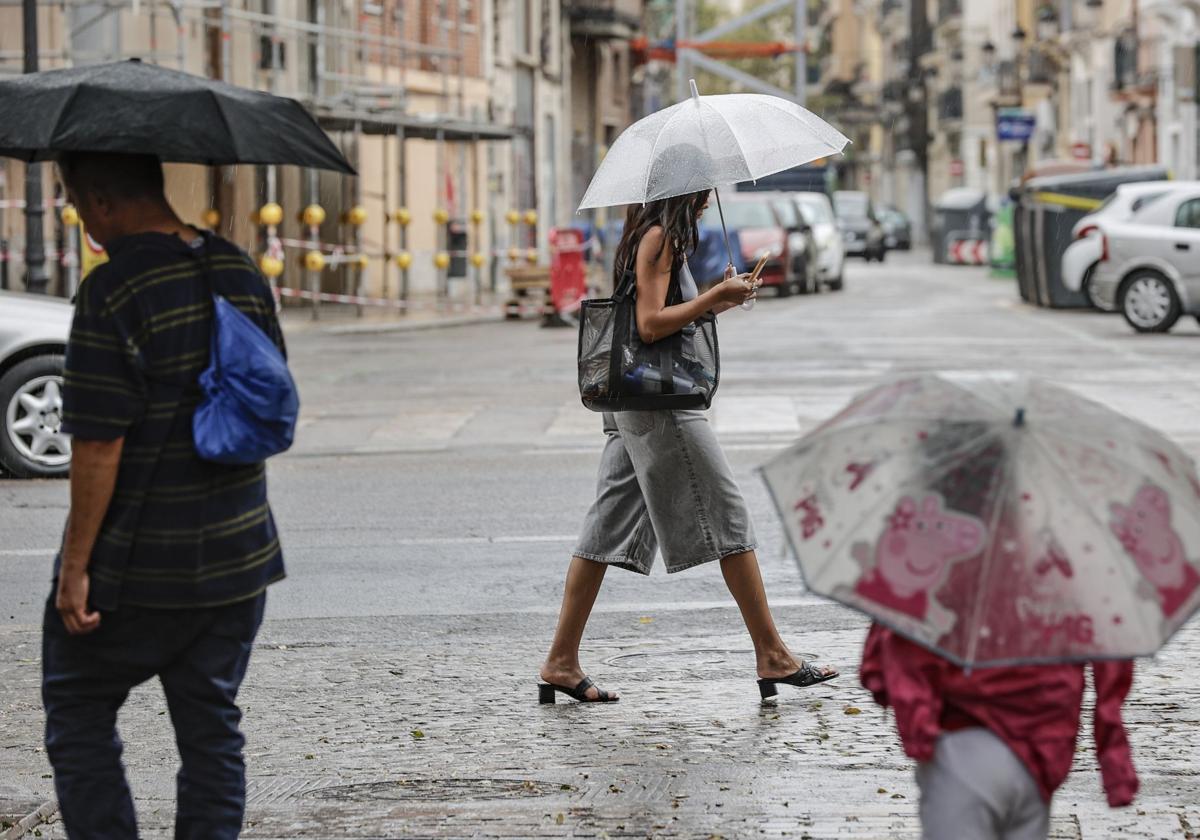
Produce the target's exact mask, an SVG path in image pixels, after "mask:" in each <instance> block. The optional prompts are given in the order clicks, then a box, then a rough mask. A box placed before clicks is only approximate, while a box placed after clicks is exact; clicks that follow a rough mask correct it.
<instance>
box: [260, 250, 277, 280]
mask: <svg viewBox="0 0 1200 840" xmlns="http://www.w3.org/2000/svg"><path fill="white" fill-rule="evenodd" d="M258 270H259V271H261V272H262V273H263V275H264V276H266V277H278V276H279V275H281V274H283V260H281V259H279V257H272V256H270V255H269V254H263V255H262V256H261V257H259V260H258Z"/></svg>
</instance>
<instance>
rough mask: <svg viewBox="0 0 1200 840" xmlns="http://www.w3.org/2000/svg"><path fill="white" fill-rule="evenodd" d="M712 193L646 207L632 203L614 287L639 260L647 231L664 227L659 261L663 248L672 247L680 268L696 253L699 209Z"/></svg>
mask: <svg viewBox="0 0 1200 840" xmlns="http://www.w3.org/2000/svg"><path fill="white" fill-rule="evenodd" d="M708 193H709V190H700V192H694V193H687V194H686V195H677V196H673V197H671V198H660V199H659V200H658V201H651V202H648V203H646V204H630V205H629V210H628V212H627V213H626V214H625V232H624V233H622V234H621V241H620V243H618V244H617V250H616V252H615V254H614V257H613V284H614V287H615V286H618V285H620V283H621V275H622V274H623V273H624V272H625V270H626V269H627V268H629V269H632V268H633V267H634V265H635V263H636V260H637V251H638V246H639V245H641V244H642V237H643V236H645V235H646V231H648V230H650V228H652V227H654V226H655V225H659V226H661V227H662V229H663V232H664V233H665V234H666V235H665V236H664V237H663V243H662V245H661V246H659V249H658V253H657V254H655V255H654V259H655V260H657V259H658V258H659V257H661V256H662V249H663V248H665V247H666V246H667V245H668V244H669V245H670V246H671V258H672V263H673V265H675V266H677V265H679V263H681V262H683V259H684V258H685V257H686V256H687V255H688V254H690V253H691V252H692V251H694V250H696V245H698V244H699V242H700V231H699V230H698V229H697V227H696V217H697V216H698V215H699V214H700V208H702V207H703V206H704V202H706V201H708Z"/></svg>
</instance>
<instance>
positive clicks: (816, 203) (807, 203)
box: [796, 193, 833, 225]
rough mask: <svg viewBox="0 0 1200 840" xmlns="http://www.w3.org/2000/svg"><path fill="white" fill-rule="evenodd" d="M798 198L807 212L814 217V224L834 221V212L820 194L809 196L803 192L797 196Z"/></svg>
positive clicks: (811, 217)
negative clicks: (830, 210)
mask: <svg viewBox="0 0 1200 840" xmlns="http://www.w3.org/2000/svg"><path fill="white" fill-rule="evenodd" d="M796 200H797V201H798V202H800V206H801V207H803V208H804V211H805V213H807V215H808V217H809V218H810V219H812V222H813V224H818V225H819V224H829V223H830V222H832V221H833V214H832V213H830V212H829V204H828V203H826V202H825V201H824V200H822V199H821V198H820V197H819V196H815V195H814V196H812V197H811V198H809V197H808V196H806V195H804V194H803V193H801V194H800V195H798V196H796Z"/></svg>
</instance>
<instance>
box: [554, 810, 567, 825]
mask: <svg viewBox="0 0 1200 840" xmlns="http://www.w3.org/2000/svg"><path fill="white" fill-rule="evenodd" d="M565 819H566V817H564V816H563V815H562V814H561V813H560V814H559V815H558V816H557V817H555V818H554V822H555V823H557V824H558V825H562V824H563V820H565Z"/></svg>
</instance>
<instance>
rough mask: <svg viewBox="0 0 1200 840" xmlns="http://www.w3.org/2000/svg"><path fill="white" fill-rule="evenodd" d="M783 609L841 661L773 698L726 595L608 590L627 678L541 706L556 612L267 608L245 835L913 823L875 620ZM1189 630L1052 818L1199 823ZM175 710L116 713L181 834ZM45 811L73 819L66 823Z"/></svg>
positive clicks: (616, 648) (34, 773)
mask: <svg viewBox="0 0 1200 840" xmlns="http://www.w3.org/2000/svg"><path fill="white" fill-rule="evenodd" d="M779 619H780V623H781V625H782V626H784V627H787V628H791V632H790V633H789V635H790V637H791V638H793V639H798V640H801V644H798V645H797V647H798V648H807V649H810V650H813V651H820V652H821V654H822V661H829V662H833V663H836V664H838V665H840V666H842V667H843V668H844V669H845V670H846V671H847V672H848V673H846V674H844V675H843V677H842V678H841V679H840V680H838V681H835V682H833V683H831V684H829V685H827V686H822V687H819V688H814V689H808V690H806V691H790V692H788V693H786V694H783V695H781V698H780V700H779V702H778V703H776V704H775V705H762V704H760V703H759V701H758V697H757V690H756V686H755V684H754V681H753V678H754V675H753V673H752V670H753V658H752V655H751V652H750V649H749V646H748V643H747V640H746V639H745V637H744V636H743V635H741V633H740V632H739V631H740V628H739V626H738V617H737V614H736V612H734V611H733V610H728V609H713V610H707V611H703V612H700V613H694V612H686V613H685V612H682V611H680V612H673V611H670V610H665V611H661V612H658V613H656V614H654V615H635V614H627V613H614V614H604V615H599V616H597V618H596V621H595V635H594V640H593V641H592V642H591V643H590V644H589V645H588V646H587V653H588V659H589V661H591V662H593V663H596V664H595V666H594V667H593V669H592V670H593V674H594V675H595V677H596V679H597V681H598V682H600V683H601V684H603V685H610V686H613V687H617V688H619V689H620V690H621V691H622V692H623V699H622V701H621V702H620V703H618V704H614V705H608V706H580V705H578V704H575V703H571V702H569V701H564V702H560V703H559V704H558V705H555V706H539V705H538V704H537V702H536V690H535V689H536V687H535V673H534V672H535V670H536V664H537V662H538V657H539V655H540V652H541V651H540V649H539V647H538V646H537V645H533V644H530V643H527V642H523V641H520V640H521V639H527V638H529V637H530V636H531V635H532V636H541V635H544V627H542V625H543V624H544V623H545V622H544V617H542V616H537V617H535V620H534V621H532V622H530V621H529V620H528V618H527V617H524V616H520V615H492V616H480V617H465V618H433V619H430V618H426V619H423V620H421V621H412V620H401V621H397V622H390V623H389V625H388V626H387V627H381V626H380V625H379V623H378V622H373V621H361V620H360V621H350V622H344V621H337V622H334V621H300V622H286V621H283V622H274V623H273V624H271V625H269V626H268V627H267V628H266V630H265V632H264V633H263V636H262V638H261V640H260V644H259V646H258V649H257V650H256V652H255V654H254V660H253V661H252V663H251V672H250V678H249V679H248V680H247V686H246V689H245V691H244V692H243V701H244V706H245V710H246V716H247V718H246V732H247V736H248V738H249V743H248V746H247V760H248V764H249V772H250V778H251V782H250V794H249V809H248V814H247V827H246V832H245V836H246V837H248V838H291V837H328V838H383V837H396V838H400V837H404V838H410V837H411V838H423V837H428V838H442V837H481V838H520V837H531V836H538V837H596V838H600V837H610V838H650V837H661V838H671V837H680V838H683V837H688V838H691V837H700V838H709V837H725V838H738V837H795V838H802V837H806V836H807V837H813V838H818V837H916V836H918V827H917V821H916V807H917V801H916V789H915V785H914V783H913V781H912V777H911V770H910V763H909V762H908V760H907V759H906V758H905V757H904V756H903V754H902V753H901V750H900V747H899V742H898V740H897V738H896V736H895V734H894V731H893V728H892V724H891V721H890V719H889V717H888V716H887V715H886V714H884V713H883V712H882V711H881V710H879V709H877V708H876V707H875V706H873V705H872V704H871V703H870V700H869V697H868V696H867V695H866V693H865V692H863V691H862V690H861V689H860V688H859V687H858V686H857V682H856V679H855V677H854V675H853V667H854V665H855V663H856V662H857V651H858V646H859V644H860V643H861V638H862V634H863V628H862V622H861V620H860V619H859V618H858V617H857V616H856V615H854V614H852V613H849V612H848V611H845V610H842V609H840V608H838V607H834V606H827V605H824V604H814V605H813V606H797V607H788V608H785V609H782V610H780V611H779ZM805 627H812V628H815V629H812V630H809V631H807V632H803V631H802V630H801V628H805ZM529 631H534V632H532V633H531V632H529ZM1198 636H1200V633H1197V632H1196V630H1195V629H1194V626H1193V628H1192V629H1189V630H1187V631H1185V635H1184V636H1181V637H1180V638H1179V639H1178V640H1177V641H1176V643H1174V644H1173V645H1172V646H1171V648H1170V649H1168V651H1166V652H1165V653H1164V654H1163V655H1162V656H1161V657H1160V658H1159V659H1157V660H1154V661H1151V662H1146V663H1143V665H1142V667H1141V669H1140V670H1139V673H1138V679H1137V684H1136V686H1135V689H1134V693H1133V696H1132V698H1131V701H1130V702H1129V704H1128V705H1127V723H1128V725H1129V727H1130V731H1131V733H1132V739H1133V743H1134V753H1135V759H1136V761H1137V765H1138V770H1139V773H1140V774H1141V778H1142V793H1141V795H1140V796H1139V799H1138V802H1137V804H1136V805H1135V806H1134V808H1132V809H1127V810H1124V811H1110V810H1109V809H1108V808H1107V806H1106V805H1105V803H1104V799H1103V794H1102V791H1101V788H1100V783H1099V776H1098V774H1097V772H1096V766H1095V760H1094V756H1093V753H1092V749H1091V743H1090V735H1089V730H1088V729H1087V727H1085V730H1084V735H1083V736H1082V737H1081V744H1080V753H1079V755H1078V757H1077V759H1076V766H1075V771H1074V772H1073V774H1072V776H1071V778H1070V780H1069V781H1068V783H1067V785H1066V786H1065V787H1064V788H1063V789H1062V790H1061V791H1060V792H1059V794H1058V797H1057V799H1056V800H1055V807H1054V820H1053V832H1052V836H1053V837H1056V838H1078V837H1088V838H1090V837H1109V836H1122V837H1145V838H1167V837H1179V838H1188V837H1193V836H1197V833H1196V827H1200V773H1198V771H1197V765H1198V760H1200V746H1198V745H1197V742H1196V739H1195V737H1194V733H1195V732H1196V731H1197V729H1198V727H1200V712H1197V705H1196V699H1197V689H1198V688H1200V680H1198V679H1197V676H1196V673H1195V669H1193V668H1191V667H1190V665H1189V659H1188V657H1186V656H1185V655H1184V653H1183V651H1184V649H1185V647H1188V646H1191V645H1194V644H1196V642H1197V641H1198V638H1197V637H1198ZM0 638H2V639H3V641H4V643H5V645H6V647H7V648H8V649H13V650H16V651H17V653H18V654H19V655H21V658H20V659H19V660H18V661H16V662H6V663H5V664H4V665H3V668H2V670H0V685H2V686H3V689H0V708H2V709H3V711H4V718H5V732H6V735H5V738H6V740H5V743H4V744H3V745H2V746H3V748H2V749H0V778H4V779H6V780H13V781H15V783H16V785H17V786H18V787H19V788H22V789H24V790H25V791H27V792H28V793H29V794H30V797H29V798H31V799H37V798H38V797H46V798H49V796H50V794H51V782H50V781H49V780H48V779H46V778H43V774H48V773H49V770H48V767H47V765H46V764H45V759H44V756H43V754H42V752H41V748H40V741H39V737H38V733H39V730H40V725H41V715H40V708H39V704H38V702H37V671H38V665H37V662H36V654H35V651H36V644H37V639H36V636H35V635H34V634H32V633H29V632H13V631H9V632H6V633H5V634H4V635H3V636H2V637H0ZM398 639H403V640H404V641H403V642H402V643H400V642H398V641H397V640H398ZM514 640H517V641H514ZM164 710H165V709H164V705H163V702H162V700H161V696H160V694H159V692H158V690H157V688H156V687H154V686H146V687H143V688H142V689H139V690H138V691H137V692H136V693H135V694H134V696H133V698H132V700H131V701H130V704H129V706H128V707H127V709H126V711H125V713H124V716H123V719H122V727H123V729H124V731H125V732H126V733H136V736H135V737H133V738H132V739H131V740H132V742H131V743H130V744H129V745H128V747H127V753H126V759H127V763H128V766H129V768H130V778H131V781H132V784H133V786H134V789H135V792H136V795H137V798H138V805H139V809H140V813H141V819H142V825H143V829H144V832H145V836H147V837H167V836H169V834H170V820H171V813H172V804H173V803H172V799H173V782H172V774H173V772H174V768H175V754H174V749H173V745H172V741H171V735H170V728H169V723H168V720H167V718H166V716H165V715H164ZM19 733H24V734H23V735H20V737H15V736H17V735H18V734H19ZM41 831H42V834H41V836H42V837H46V838H55V837H62V836H65V835H64V834H63V833H61V827H60V826H55V825H54V824H53V823H52V824H50V825H47V826H43V827H42V828H41Z"/></svg>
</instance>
